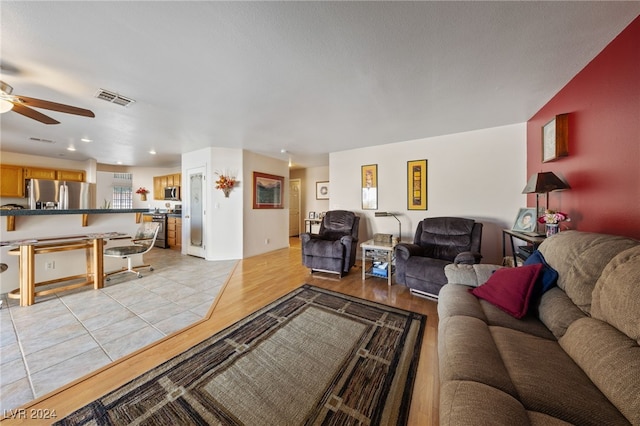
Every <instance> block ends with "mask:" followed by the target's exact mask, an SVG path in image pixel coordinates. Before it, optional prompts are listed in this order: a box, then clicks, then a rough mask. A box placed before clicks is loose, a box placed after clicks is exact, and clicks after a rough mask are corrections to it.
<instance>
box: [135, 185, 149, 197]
mask: <svg viewBox="0 0 640 426" xmlns="http://www.w3.org/2000/svg"><path fill="white" fill-rule="evenodd" d="M148 193H149V191H148V190H147V188H145V187H144V186H141V187H140V188H138V189H137V190H136V194H142V195H147V194H148Z"/></svg>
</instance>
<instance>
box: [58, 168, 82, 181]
mask: <svg viewBox="0 0 640 426" xmlns="http://www.w3.org/2000/svg"><path fill="white" fill-rule="evenodd" d="M56 179H58V180H64V181H67V182H84V180H85V172H84V170H56Z"/></svg>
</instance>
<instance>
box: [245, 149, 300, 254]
mask: <svg viewBox="0 0 640 426" xmlns="http://www.w3.org/2000/svg"><path fill="white" fill-rule="evenodd" d="M243 167H244V171H243V174H242V179H243V180H244V184H243V187H244V204H245V209H244V226H243V229H244V239H243V240H244V241H243V245H244V247H243V255H244V257H250V256H255V255H258V254H261V253H266V252H269V251H273V250H277V249H281V248H286V247H289V165H288V163H287V162H286V161H282V160H278V159H275V158H271V157H265V156H263V155H259V154H256V153H252V152H248V151H245V152H244V161H243ZM254 171H255V172H261V173H268V174H272V175H276V176H282V177H284V178H285V179H284V195H283V204H284V208H283V209H254V208H253V172H254Z"/></svg>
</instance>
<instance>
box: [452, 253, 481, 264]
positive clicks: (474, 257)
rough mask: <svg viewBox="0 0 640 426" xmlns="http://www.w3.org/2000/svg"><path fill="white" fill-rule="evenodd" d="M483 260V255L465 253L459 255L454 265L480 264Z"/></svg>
mask: <svg viewBox="0 0 640 426" xmlns="http://www.w3.org/2000/svg"><path fill="white" fill-rule="evenodd" d="M481 259H482V255H481V254H480V253H478V252H475V251H463V252H462V253H459V254H458V255H457V256H456V257H455V259H453V263H456V264H458V263H463V264H466V265H473V264H474V263H480V260H481Z"/></svg>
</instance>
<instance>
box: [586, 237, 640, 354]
mask: <svg viewBox="0 0 640 426" xmlns="http://www.w3.org/2000/svg"><path fill="white" fill-rule="evenodd" d="M591 314H592V316H593V318H598V319H601V320H603V321H605V322H607V323H609V324H611V325H612V326H614V327H615V328H617V329H618V330H620V331H622V332H623V333H624V334H626V335H627V336H629V337H630V338H631V339H633V340H635V341H636V342H637V343H640V245H639V246H636V247H633V248H630V249H628V250H625V251H623V252H621V253H619V254H618V255H617V256H616V257H614V258H613V259H612V260H611V262H609V264H608V265H607V267H606V268H604V271H603V272H602V275H601V276H600V279H599V280H598V282H597V283H596V287H595V289H594V290H593V302H592V305H591Z"/></svg>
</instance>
